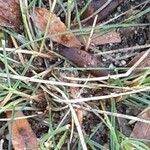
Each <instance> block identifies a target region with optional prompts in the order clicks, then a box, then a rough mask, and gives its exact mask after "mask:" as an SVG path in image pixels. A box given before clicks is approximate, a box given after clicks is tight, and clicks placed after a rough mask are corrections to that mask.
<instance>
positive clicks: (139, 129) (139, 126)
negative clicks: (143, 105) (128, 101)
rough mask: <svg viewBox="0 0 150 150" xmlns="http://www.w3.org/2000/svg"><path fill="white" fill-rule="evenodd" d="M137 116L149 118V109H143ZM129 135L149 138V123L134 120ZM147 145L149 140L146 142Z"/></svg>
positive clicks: (149, 144)
mask: <svg viewBox="0 0 150 150" xmlns="http://www.w3.org/2000/svg"><path fill="white" fill-rule="evenodd" d="M139 117H140V118H142V119H145V120H150V109H148V110H145V111H144V112H143V113H141V114H140V115H139ZM130 137H132V138H137V139H145V140H150V124H148V123H143V122H136V124H135V126H134V129H133V131H132V133H131V135H130ZM147 145H148V146H149V147H150V142H148V143H147Z"/></svg>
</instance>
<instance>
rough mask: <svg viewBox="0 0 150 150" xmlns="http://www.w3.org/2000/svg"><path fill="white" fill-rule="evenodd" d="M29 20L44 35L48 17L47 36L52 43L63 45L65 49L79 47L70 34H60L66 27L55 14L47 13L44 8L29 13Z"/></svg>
mask: <svg viewBox="0 0 150 150" xmlns="http://www.w3.org/2000/svg"><path fill="white" fill-rule="evenodd" d="M30 15H31V18H32V20H33V22H34V23H35V25H36V26H37V28H38V29H39V30H40V32H41V33H43V34H44V32H45V29H46V26H47V23H48V19H49V17H50V19H51V21H50V27H49V30H48V36H49V37H50V39H51V40H52V41H55V42H57V43H60V44H62V45H65V46H67V47H77V48H80V47H81V43H80V41H79V40H78V39H77V38H76V37H75V35H74V34H73V33H71V32H69V33H65V34H62V33H64V32H66V31H67V27H66V25H65V24H64V23H63V22H62V21H61V20H60V18H59V17H57V16H56V15H55V14H52V13H50V12H49V10H47V9H45V8H36V9H35V10H34V12H32V13H30Z"/></svg>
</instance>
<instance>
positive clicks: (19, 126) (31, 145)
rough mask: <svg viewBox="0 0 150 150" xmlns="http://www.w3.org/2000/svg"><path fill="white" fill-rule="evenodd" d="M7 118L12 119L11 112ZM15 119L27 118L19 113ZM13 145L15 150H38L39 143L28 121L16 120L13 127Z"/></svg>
mask: <svg viewBox="0 0 150 150" xmlns="http://www.w3.org/2000/svg"><path fill="white" fill-rule="evenodd" d="M6 114H7V118H11V112H7V113H6ZM15 117H25V116H24V114H23V113H22V112H19V113H17V114H16V115H15ZM11 130H12V131H11V133H12V144H13V147H14V149H15V150H21V149H31V150H32V149H34V150H38V141H37V138H36V136H35V134H34V132H33V131H32V129H31V126H30V124H29V122H28V121H27V119H19V120H14V121H13V123H12V126H11Z"/></svg>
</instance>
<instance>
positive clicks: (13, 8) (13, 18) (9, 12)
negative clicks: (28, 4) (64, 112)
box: [0, 0, 21, 30]
mask: <svg viewBox="0 0 150 150" xmlns="http://www.w3.org/2000/svg"><path fill="white" fill-rule="evenodd" d="M20 25H21V11H20V6H19V1H18V0H7V1H6V0H0V26H4V27H11V28H14V29H15V30H19V29H20Z"/></svg>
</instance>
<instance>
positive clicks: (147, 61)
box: [127, 52, 150, 74]
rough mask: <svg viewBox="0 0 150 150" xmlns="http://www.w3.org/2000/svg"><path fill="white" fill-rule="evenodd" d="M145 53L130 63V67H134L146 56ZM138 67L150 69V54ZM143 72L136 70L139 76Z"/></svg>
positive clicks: (135, 72)
mask: <svg viewBox="0 0 150 150" xmlns="http://www.w3.org/2000/svg"><path fill="white" fill-rule="evenodd" d="M144 53H145V52H141V53H139V54H137V55H136V56H135V57H134V58H133V59H132V60H131V61H130V62H129V63H128V65H127V66H128V67H131V66H133V65H134V64H135V63H136V62H137V61H138V60H139V59H140V58H141V57H142V56H143V54H144ZM138 67H140V68H145V67H150V54H149V55H148V56H147V57H146V58H145V59H144V61H142V62H141V63H140V64H139V65H138ZM142 71H143V70H135V71H134V74H138V73H142Z"/></svg>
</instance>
